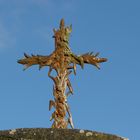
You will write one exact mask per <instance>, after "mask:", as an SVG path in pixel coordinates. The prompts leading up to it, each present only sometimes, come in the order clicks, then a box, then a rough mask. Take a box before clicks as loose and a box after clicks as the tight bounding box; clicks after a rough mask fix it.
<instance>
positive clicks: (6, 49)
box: [0, 0, 140, 140]
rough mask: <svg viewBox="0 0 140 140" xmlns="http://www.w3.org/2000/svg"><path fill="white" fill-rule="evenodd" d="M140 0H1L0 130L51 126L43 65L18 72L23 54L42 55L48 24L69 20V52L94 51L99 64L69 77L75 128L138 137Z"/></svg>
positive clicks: (49, 41) (48, 44) (49, 45)
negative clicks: (96, 53) (101, 59)
mask: <svg viewBox="0 0 140 140" xmlns="http://www.w3.org/2000/svg"><path fill="white" fill-rule="evenodd" d="M139 5H140V2H139V1H138V0H133V1H130V0H117V1H115V0H114V1H113V0H98V1H97V0H88V1H87V0H59V1H58V0H0V64H1V66H0V67H1V68H0V129H1V130H4V129H11V128H22V127H47V128H48V127H50V126H51V123H52V122H49V118H50V116H51V113H52V112H49V111H48V104H49V100H50V99H53V96H52V85H53V82H52V81H51V80H50V79H49V78H48V77H47V72H48V68H44V69H42V70H41V71H38V67H37V66H33V67H32V68H30V69H28V70H27V71H25V72H23V71H22V69H23V67H22V66H21V65H19V64H17V60H18V59H19V58H22V57H23V53H24V52H26V53H28V54H31V53H33V54H42V55H48V54H50V53H51V52H52V51H53V49H54V41H53V38H52V35H53V31H52V29H53V28H58V26H59V20H60V19H61V18H64V19H65V21H66V24H67V25H70V24H71V23H72V26H73V32H72V34H71V38H70V46H71V48H72V51H73V52H75V53H76V54H81V53H85V52H89V51H94V52H100V56H101V57H106V58H108V62H107V63H103V64H102V65H101V70H97V69H96V68H95V67H93V66H89V65H86V66H85V68H84V70H82V69H81V68H80V67H78V68H77V75H76V76H74V75H71V77H70V79H71V82H72V85H73V88H74V95H73V96H70V97H69V98H68V102H69V105H70V107H71V112H72V115H73V120H74V124H75V128H79V129H90V130H95V131H101V132H106V133H113V134H117V135H121V136H124V137H128V138H129V139H131V140H132V139H133V140H139V139H140V135H139V131H140V74H139V72H140V62H139V55H140V8H139Z"/></svg>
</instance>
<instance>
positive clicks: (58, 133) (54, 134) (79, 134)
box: [0, 128, 128, 140]
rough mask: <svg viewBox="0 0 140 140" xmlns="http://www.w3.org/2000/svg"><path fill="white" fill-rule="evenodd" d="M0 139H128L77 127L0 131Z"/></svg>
mask: <svg viewBox="0 0 140 140" xmlns="http://www.w3.org/2000/svg"><path fill="white" fill-rule="evenodd" d="M0 140H128V139H125V138H121V137H119V136H116V135H111V134H104V133H99V132H95V131H88V130H79V129H51V128H23V129H13V130H5V131H0Z"/></svg>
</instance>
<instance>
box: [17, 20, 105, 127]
mask: <svg viewBox="0 0 140 140" xmlns="http://www.w3.org/2000/svg"><path fill="white" fill-rule="evenodd" d="M71 31H72V26H68V27H65V23H64V19H61V21H60V27H59V29H58V30H55V29H54V30H53V32H54V36H53V38H54V40H55V50H54V51H53V52H52V53H51V54H50V55H48V56H42V55H31V56H29V55H27V54H25V53H24V56H25V57H24V58H23V59H20V60H18V63H20V64H23V65H24V66H25V68H24V70H25V69H27V68H28V67H30V66H32V65H39V69H41V68H42V67H44V66H49V72H48V76H49V77H50V78H51V79H52V80H53V81H54V86H53V95H54V100H50V103H49V110H50V109H51V108H52V107H54V108H55V111H54V112H53V113H52V116H51V120H54V121H53V124H52V128H67V127H68V124H70V126H71V127H72V128H74V125H73V122H72V115H71V113H70V109H69V106H68V103H67V97H68V96H69V95H70V94H73V89H72V86H71V83H70V80H69V75H70V74H71V73H72V70H73V72H74V74H76V65H80V66H81V67H82V68H83V67H84V64H85V63H86V64H91V65H94V66H95V67H97V68H98V69H99V63H102V62H106V61H107V59H106V58H99V57H98V55H99V53H97V54H93V53H92V52H91V53H85V54H82V55H76V54H74V53H73V52H72V51H71V49H70V47H69V36H70V33H71ZM52 70H55V71H56V74H57V75H56V76H53V75H51V72H52ZM67 88H68V90H69V91H68V92H67V93H66V90H67Z"/></svg>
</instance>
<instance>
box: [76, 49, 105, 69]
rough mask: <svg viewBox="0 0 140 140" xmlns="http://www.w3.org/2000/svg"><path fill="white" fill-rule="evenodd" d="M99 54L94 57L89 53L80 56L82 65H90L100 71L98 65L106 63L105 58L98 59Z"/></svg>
mask: <svg viewBox="0 0 140 140" xmlns="http://www.w3.org/2000/svg"><path fill="white" fill-rule="evenodd" d="M98 55H99V53H96V54H95V55H94V54H93V52H91V53H85V54H82V55H80V56H79V57H81V59H82V60H83V63H87V64H91V65H94V66H95V67H97V68H98V69H100V66H99V63H102V62H106V61H107V59H106V58H99V57H98Z"/></svg>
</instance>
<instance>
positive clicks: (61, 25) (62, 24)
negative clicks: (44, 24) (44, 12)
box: [60, 18, 65, 29]
mask: <svg viewBox="0 0 140 140" xmlns="http://www.w3.org/2000/svg"><path fill="white" fill-rule="evenodd" d="M64 27H65V21H64V18H62V19H61V20H60V29H62V28H64Z"/></svg>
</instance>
